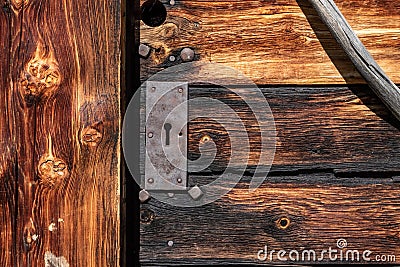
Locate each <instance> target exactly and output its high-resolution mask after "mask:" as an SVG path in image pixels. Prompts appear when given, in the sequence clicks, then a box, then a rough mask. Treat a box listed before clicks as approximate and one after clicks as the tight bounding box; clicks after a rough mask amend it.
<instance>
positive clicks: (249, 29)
mask: <svg viewBox="0 0 400 267" xmlns="http://www.w3.org/2000/svg"><path fill="white" fill-rule="evenodd" d="M143 2H144V0H141V3H143ZM162 2H163V3H164V4H165V6H166V8H167V11H168V17H167V20H166V22H165V23H164V24H163V25H162V26H160V27H154V28H153V27H149V26H146V25H145V24H144V23H142V24H141V30H140V41H141V43H144V44H147V45H149V46H150V47H151V48H152V51H151V53H150V56H149V57H148V58H147V59H142V60H141V78H142V80H145V79H146V78H148V77H150V76H151V75H152V74H154V73H155V72H157V71H159V70H161V69H163V68H166V67H168V66H171V65H174V64H178V63H180V62H181V60H180V57H179V53H180V51H181V50H182V49H183V48H184V47H191V48H193V49H194V50H195V53H196V60H200V61H205V62H218V63H223V64H226V65H228V66H231V67H234V68H236V69H238V70H240V71H242V72H243V73H244V74H245V75H246V76H248V77H249V78H251V79H252V80H253V81H254V82H256V83H257V84H311V83H318V84H338V83H344V82H347V83H364V81H363V79H361V78H360V76H359V75H358V73H357V71H356V70H355V69H354V67H353V66H352V64H351V62H350V61H348V59H347V57H346V55H345V54H344V53H343V51H342V49H341V48H340V47H339V46H338V45H337V44H336V42H335V41H334V39H333V37H332V36H331V35H330V33H329V31H328V29H327V28H326V27H325V26H324V25H323V23H322V22H321V21H320V19H319V18H318V15H317V14H316V13H315V11H314V10H313V9H312V8H311V6H310V5H309V3H308V2H307V1H306V0H298V1H295V0H276V1H260V0H250V1H239V0H238V1H207V0H206V1H189V0H182V1H162ZM335 2H336V3H337V5H338V6H339V8H340V10H341V11H342V12H343V14H344V16H345V17H346V18H347V19H348V21H349V23H350V25H351V26H352V27H353V29H354V30H355V31H356V33H357V35H358V36H359V37H360V39H361V40H362V41H363V42H364V44H365V46H366V47H367V49H368V50H369V51H370V52H371V54H372V55H373V56H374V57H375V59H376V60H377V62H378V63H379V64H380V65H381V66H382V68H383V70H384V71H385V72H387V74H388V75H389V77H391V78H392V79H393V80H394V81H395V82H397V83H399V82H400V75H399V73H398V71H397V65H398V63H399V60H400V52H399V49H398V47H399V46H400V38H399V37H400V31H399V28H400V4H399V2H398V1H396V0H385V1H375V0H351V1H348V0H337V1H335ZM172 3H173V4H172ZM170 55H174V56H176V58H177V59H176V61H174V62H171V61H170V60H169V56H170Z"/></svg>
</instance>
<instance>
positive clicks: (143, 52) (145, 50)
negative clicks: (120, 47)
mask: <svg viewBox="0 0 400 267" xmlns="http://www.w3.org/2000/svg"><path fill="white" fill-rule="evenodd" d="M150 51H151V48H150V47H149V46H148V45H145V44H140V45H139V55H140V56H141V57H143V58H147V57H148V56H149V54H150Z"/></svg>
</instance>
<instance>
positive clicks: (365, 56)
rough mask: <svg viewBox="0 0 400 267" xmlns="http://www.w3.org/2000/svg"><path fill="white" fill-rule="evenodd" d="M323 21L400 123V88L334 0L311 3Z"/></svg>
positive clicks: (311, 1)
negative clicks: (368, 48)
mask: <svg viewBox="0 0 400 267" xmlns="http://www.w3.org/2000/svg"><path fill="white" fill-rule="evenodd" d="M309 2H310V3H311V4H312V6H313V7H314V8H315V11H316V12H317V13H318V15H319V16H320V18H321V20H322V21H323V22H324V23H325V25H326V26H327V27H328V29H329V30H330V32H331V34H332V36H333V37H334V38H335V39H336V41H337V42H338V44H339V45H340V46H341V47H342V48H343V51H344V52H345V53H346V54H347V55H348V57H349V59H350V60H351V62H353V64H354V66H355V67H356V69H357V70H358V72H359V73H360V75H361V76H362V77H363V78H364V79H365V81H366V82H367V83H368V85H369V86H370V88H371V89H372V90H373V91H374V92H375V94H376V95H377V96H378V97H379V98H380V99H381V100H382V102H383V103H384V104H385V105H386V107H387V108H388V109H389V110H390V111H391V112H392V114H393V115H394V116H395V117H396V118H397V120H399V121H400V89H399V88H398V87H397V86H396V85H395V84H394V83H393V82H392V81H391V80H390V78H389V77H387V75H386V74H385V72H384V71H383V70H382V69H381V68H380V66H379V65H378V64H377V63H376V61H375V60H374V59H373V57H372V56H371V54H370V53H369V52H368V50H367V49H366V48H365V46H364V45H363V44H362V42H361V41H360V39H359V38H358V37H357V35H356V33H355V32H354V31H353V30H352V29H351V27H350V25H349V24H348V22H347V20H346V19H345V18H344V17H343V14H342V13H341V12H340V10H339V8H338V7H337V6H336V4H335V2H333V0H309Z"/></svg>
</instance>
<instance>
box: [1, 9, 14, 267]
mask: <svg viewBox="0 0 400 267" xmlns="http://www.w3.org/2000/svg"><path fill="white" fill-rule="evenodd" d="M10 8H11V7H10V5H9V4H7V3H6V4H4V6H2V10H1V11H0V36H2V38H1V40H0V43H1V46H0V47H1V48H0V49H1V52H0V62H1V64H0V88H1V89H0V110H1V112H0V151H1V156H0V239H1V245H0V266H12V265H13V263H15V262H16V258H17V257H16V251H17V244H16V242H15V241H16V236H15V234H16V233H15V229H16V223H17V210H16V209H17V198H16V193H17V192H16V189H17V176H16V160H17V157H16V142H15V136H14V133H15V128H14V120H13V113H12V105H11V99H12V96H11V92H10V90H6V88H9V87H10V77H11V76H10V69H11V54H10V48H11V38H10V37H11V27H12V20H11V18H12V15H11V10H10Z"/></svg>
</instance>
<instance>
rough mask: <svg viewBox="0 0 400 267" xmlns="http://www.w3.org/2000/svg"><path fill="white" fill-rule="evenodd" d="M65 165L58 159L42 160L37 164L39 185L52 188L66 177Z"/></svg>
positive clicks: (66, 169)
mask: <svg viewBox="0 0 400 267" xmlns="http://www.w3.org/2000/svg"><path fill="white" fill-rule="evenodd" d="M68 173H69V172H68V168H67V164H66V163H65V162H64V161H63V160H62V159H59V158H52V157H48V158H43V159H41V160H40V162H39V167H38V175H39V178H40V184H42V185H44V186H48V187H54V186H55V185H57V184H60V182H61V180H62V179H63V178H65V177H67V176H68Z"/></svg>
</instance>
